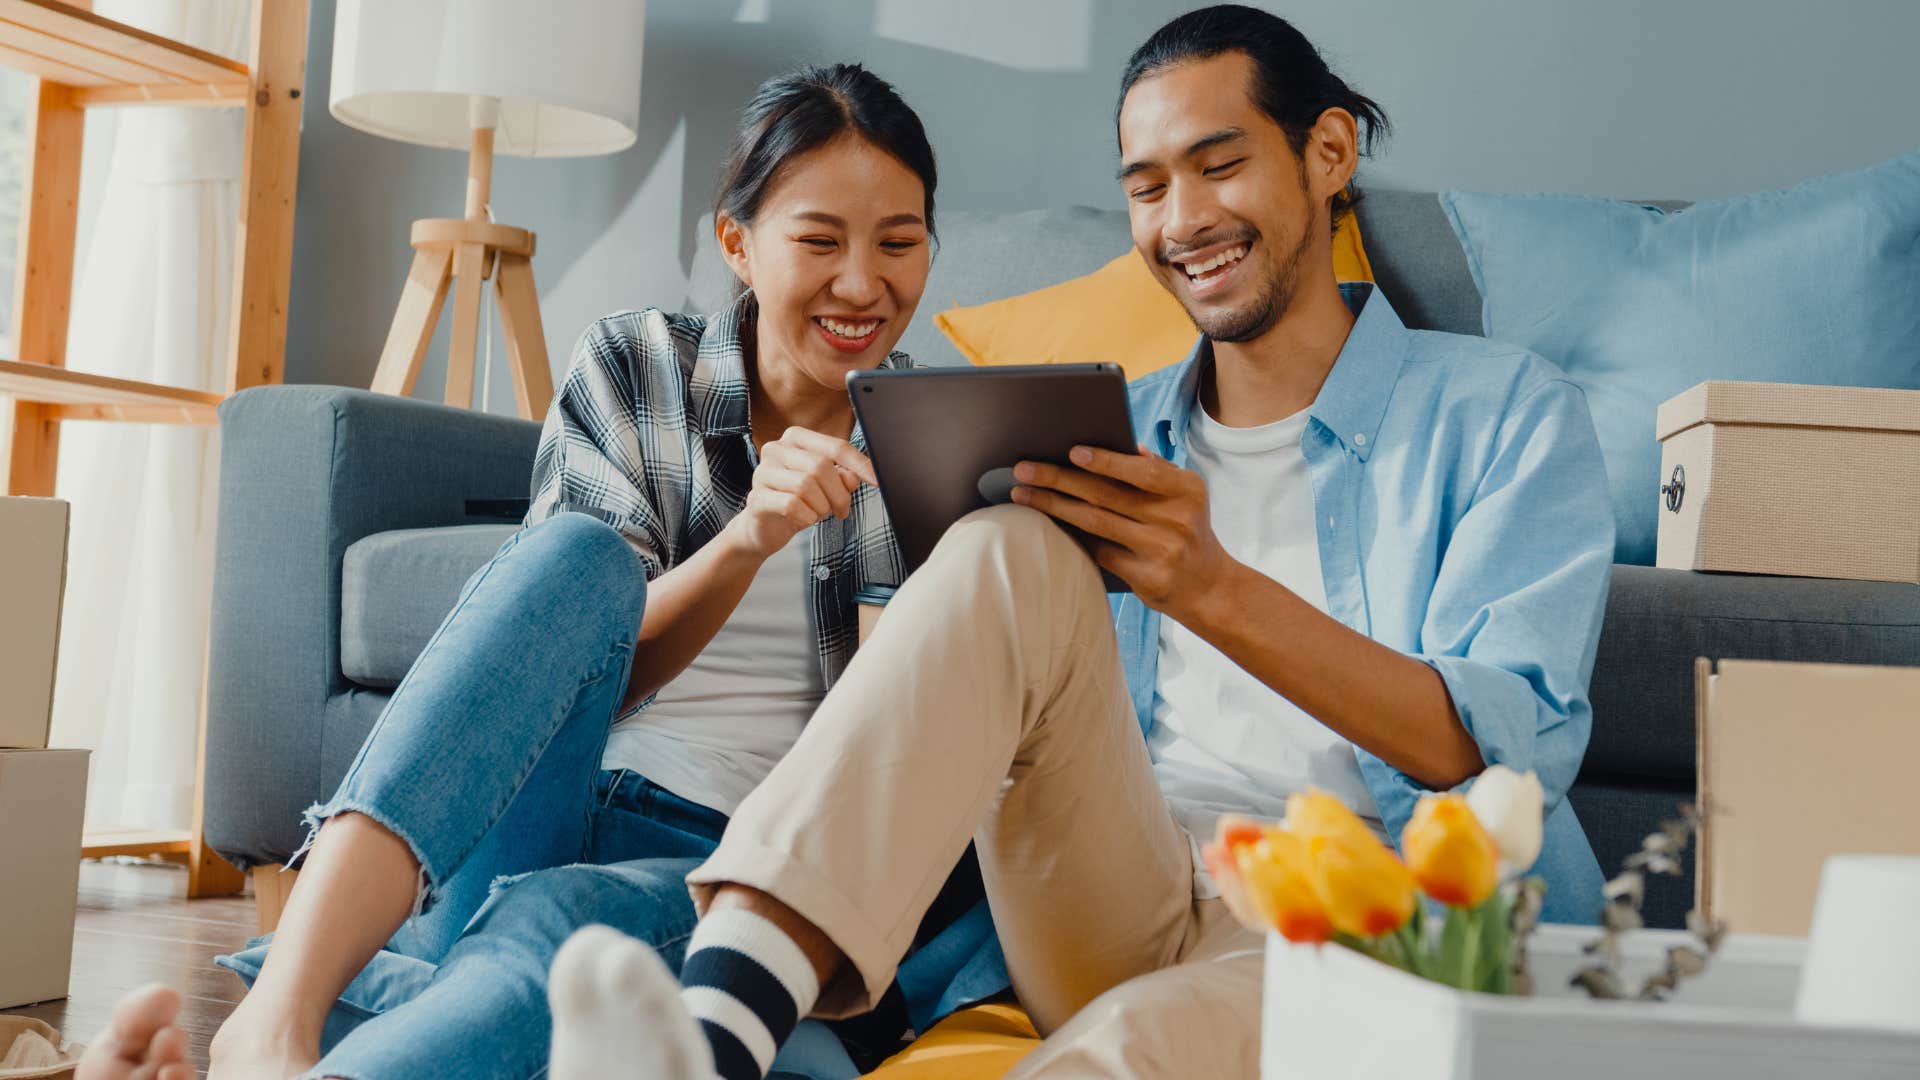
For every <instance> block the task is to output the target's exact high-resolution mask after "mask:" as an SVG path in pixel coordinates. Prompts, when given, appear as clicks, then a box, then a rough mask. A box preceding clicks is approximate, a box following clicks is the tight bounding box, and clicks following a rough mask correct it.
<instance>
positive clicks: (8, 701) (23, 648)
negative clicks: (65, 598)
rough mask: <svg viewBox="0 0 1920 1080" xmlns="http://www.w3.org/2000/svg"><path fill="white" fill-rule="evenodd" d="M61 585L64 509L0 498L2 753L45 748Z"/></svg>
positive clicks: (52, 502)
mask: <svg viewBox="0 0 1920 1080" xmlns="http://www.w3.org/2000/svg"><path fill="white" fill-rule="evenodd" d="M66 581H67V504H66V503H65V502H63V501H61V500H59V499H30V498H26V497H24V496H18V495H8V496H0V747H16V748H27V749H37V748H39V747H43V746H45V745H47V725H48V724H49V722H50V721H51V718H52V715H53V667H54V659H55V650H56V649H57V648H58V646H59V643H60V600H61V596H62V595H63V594H64V593H65V591H66ZM0 825H4V819H0Z"/></svg>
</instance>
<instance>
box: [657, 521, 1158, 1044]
mask: <svg viewBox="0 0 1920 1080" xmlns="http://www.w3.org/2000/svg"><path fill="white" fill-rule="evenodd" d="M976 835H977V837H978V839H979V841H980V856H981V866H982V872H983V876H984V878H985V880H986V884H987V891H988V896H989V898H990V899H991V902H992V904H993V910H994V917H995V923H996V925H997V926H998V927H999V928H1000V933H1001V940H1002V942H1003V944H1004V945H1005V949H1006V955H1007V962H1008V967H1009V969H1010V971H1011V973H1012V976H1013V980H1014V986H1015V989H1016V990H1017V991H1018V992H1019V994H1020V996H1021V998H1022V1000H1023V1001H1024V1002H1025V1003H1026V1004H1027V1006H1028V1008H1029V1009H1030V1010H1031V1011H1032V1013H1033V1016H1034V1019H1035V1022H1036V1024H1037V1025H1038V1026H1039V1027H1040V1029H1041V1030H1042V1031H1047V1030H1051V1029H1053V1028H1055V1027H1058V1026H1059V1025H1061V1024H1063V1023H1065V1022H1066V1020H1067V1019H1068V1018H1069V1017H1070V1016H1072V1015H1073V1013H1074V1012H1075V1011H1076V1010H1078V1009H1079V1008H1080V1007H1081V1006H1082V1005H1084V1004H1085V1003H1086V1002H1088V1001H1090V1000H1092V999H1093V998H1094V997H1095V996H1097V995H1098V994H1100V993H1102V992H1103V991H1105V990H1107V989H1108V988H1110V987H1112V986H1114V985H1116V984H1118V983H1120V982H1122V981H1124V980H1126V979H1128V978H1131V977H1133V976H1135V975H1138V974H1141V973H1144V972H1147V971H1152V970H1154V969H1156V968H1159V967H1161V966H1164V965H1165V964H1168V963H1171V962H1172V961H1173V960H1174V959H1175V957H1176V956H1177V955H1178V953H1179V950H1180V949H1181V947H1182V945H1183V943H1184V942H1185V940H1186V936H1187V932H1188V923H1189V920H1190V917H1191V913H1192V877H1191V875H1192V865H1191V859H1190V856H1189V849H1188V845H1187V840H1186V836H1185V833H1183V832H1182V831H1181V830H1180V828H1179V827H1178V826H1177V825H1176V824H1175V823H1174V821H1173V819H1172V817H1171V815H1170V814H1169V813H1168V811H1167V808H1166V805H1165V802H1164V800H1163V799H1162V797H1161V795H1160V791H1159V787H1158V785H1157V784H1156V783H1155V780H1154V776H1153V771H1152V767H1151V763H1150V762H1149V760H1148V757H1147V752H1146V747H1145V743H1144V740H1142V738H1141V736H1140V731H1139V728H1138V726H1137V723H1136V721H1135V717H1134V713H1133V709H1132V705H1131V703H1130V701H1129V698H1128V695H1127V691H1126V686H1125V681H1124V678H1123V673H1122V671H1121V665H1120V660H1119V653H1118V649H1117V647H1116V644H1115V639H1114V634H1113V626H1112V618H1111V614H1110V611H1109V608H1108V606H1107V600H1106V594H1105V592H1104V590H1103V588H1102V585H1101V582H1100V576H1099V573H1098V570H1097V569H1096V568H1095V566H1094V564H1093V562H1092V561H1091V560H1090V559H1089V558H1088V557H1087V555H1086V554H1085V552H1084V551H1083V550H1082V549H1081V548H1080V547H1079V545H1078V544H1076V543H1075V542H1074V541H1073V540H1072V539H1070V538H1069V537H1068V536H1067V535H1066V534H1065V533H1064V532H1062V531H1061V530H1060V528H1059V527H1058V526H1057V525H1055V524H1053V522H1052V521H1051V520H1050V519H1048V518H1046V517H1044V516H1043V515H1040V514H1038V513H1036V512H1034V511H1031V510H1026V509H1021V508H1016V507H998V508H995V509H992V510H987V511H982V512H980V513H977V514H974V515H971V516H969V517H968V518H966V519H965V520H963V521H962V522H960V523H959V524H957V525H955V526H954V527H953V528H952V529H951V530H949V531H948V534H947V536H946V537H945V538H944V539H943V540H942V541H941V543H940V545H939V547H938V548H936V550H935V551H934V554H933V555H932V557H931V558H930V559H929V560H928V562H927V564H926V565H925V566H924V567H922V568H921V569H920V570H919V571H918V572H917V573H915V574H914V575H913V576H912V578H910V579H909V580H908V581H907V583H906V584H905V586H903V587H902V588H901V590H900V592H899V594H898V595H897V596H896V597H895V598H894V600H893V601H892V603H891V604H889V605H888V608H887V613H886V616H885V617H884V619H883V620H882V622H881V625H880V628H879V632H878V633H877V634H875V636H874V637H873V638H872V639H871V640H870V641H869V642H868V643H867V644H866V645H864V646H863V647H862V649H861V651H860V653H859V655H858V656H857V657H856V658H855V660H854V662H853V663H852V664H851V665H850V666H849V668H848V670H847V672H846V674H845V675H844V676H843V677H842V679H841V680H840V681H839V683H838V684H836V685H835V687H834V689H833V691H832V692H831V693H829V694H828V696H827V698H826V700H825V701H824V702H823V703H822V704H821V707H820V709H819V710H818V711H817V712H816V713H815V714H814V717H813V719H812V720H811V721H810V723H809V724H808V727H807V730H806V732H805V734H803V735H802V736H801V738H800V740H799V741H798V743H796V745H795V746H794V748H793V750H792V751H791V752H790V753H789V754H788V756H787V757H786V759H785V760H783V761H782V762H781V763H780V765H779V766H778V767H777V768H775V770H774V771H773V773H772V775H771V776H769V777H768V779H767V780H766V781H765V782H764V783H762V784H761V786H760V787H759V788H758V789H757V790H756V791H755V792H754V793H753V795H751V796H750V797H749V798H748V799H747V800H746V802H745V803H743V804H742V805H741V807H740V809H739V811H738V812H737V813H736V814H735V816H734V818H733V820H732V823H731V824H730V825H729V827H728V829H727V833H726V835H725V837H724V838H723V839H722V840H721V844H720V848H719V850H718V851H717V852H715V854H714V855H713V857H712V858H711V859H709V860H708V861H707V863H706V864H704V865H703V866H702V867H701V868H700V869H699V870H697V871H695V872H694V873H693V874H692V875H690V876H689V878H688V883H689V884H690V885H691V886H693V888H694V892H695V899H696V902H698V903H699V904H700V905H701V906H702V907H703V908H704V907H706V906H707V905H708V904H709V903H712V902H714V897H715V893H716V890H721V889H722V886H727V889H726V890H724V891H725V892H726V893H727V894H728V895H730V896H740V895H744V897H745V899H744V900H738V901H734V902H732V903H731V904H725V903H715V904H714V906H715V908H716V910H718V909H720V908H722V907H727V906H740V907H745V908H747V909H748V910H757V909H758V905H757V904H756V898H771V899H772V900H774V901H776V903H775V904H774V905H773V911H772V913H773V914H774V915H775V919H774V922H775V924H776V925H778V924H779V923H780V922H781V920H780V918H779V913H781V912H790V913H792V914H794V915H796V916H797V917H798V918H799V919H800V920H802V923H803V925H802V927H801V928H800V932H798V933H796V932H792V930H791V928H789V927H784V926H782V927H780V929H781V930H784V931H786V934H785V936H786V937H788V938H791V939H793V940H792V941H787V942H785V950H788V952H787V954H786V957H785V959H784V960H783V961H782V962H783V963H784V962H790V960H791V952H790V950H792V949H793V948H794V947H795V942H798V943H799V947H800V949H801V951H802V953H803V955H806V956H807V958H808V959H814V956H813V955H812V953H811V951H810V950H808V949H807V943H808V940H809V938H810V937H814V938H824V940H827V941H830V942H831V944H832V946H833V947H834V949H835V950H836V951H837V952H839V953H840V954H843V955H844V956H845V957H846V958H847V961H848V963H846V964H843V965H835V964H831V963H828V964H819V965H816V970H824V971H826V972H827V973H829V975H830V977H829V978H827V979H825V980H824V986H823V987H822V988H821V995H820V1000H819V1002H818V1007H817V1008H816V1009H815V1010H814V1011H815V1012H816V1013H817V1014H819V1015H827V1016H843V1015H849V1014H853V1013H857V1012H860V1011H862V1010H864V1009H867V1008H870V1007H871V1006H872V1005H873V1003H874V1002H875V1001H877V1000H878V999H879V997H880V995H881V994H882V993H883V992H884V991H885V989H886V987H887V985H888V984H889V983H890V982H891V981H892V978H893V973H894V966H895V964H896V963H897V962H898V961H899V959H900V957H901V956H902V955H904V953H905V952H906V949H907V946H908V945H909V943H910V942H911V940H912V937H913V933H914V929H915V927H916V926H917V925H918V923H919V920H920V918H921V915H922V913H923V912H924V911H925V910H926V908H927V906H928V904H930V903H931V902H932V900H933V897H934V895H935V894H936V893H937V892H938V891H939V888H940V885H941V883H942V882H943V881H944V880H945V878H946V876H947V874H948V873H949V871H950V870H951V869H952V867H953V865H954V863H955V862H956V861H957V860H958V859H959V857H960V855H961V853H962V852H963V851H964V850H965V848H966V845H967V843H968V841H969V840H970V839H973V838H975V837H976ZM721 914H725V915H732V914H733V912H732V911H725V912H721ZM704 929H705V925H704V924H703V929H702V930H700V931H696V933H695V939H694V941H693V942H692V944H691V945H690V948H689V959H688V964H689V967H690V968H691V967H693V966H694V958H695V956H696V955H697V953H698V952H699V949H700V946H701V944H702V942H701V935H702V933H703V932H704ZM809 930H814V931H817V933H814V934H811V935H810V934H809V933H808V931H809ZM756 940H759V941H764V940H765V939H764V937H762V938H758V939H756ZM731 947H732V948H734V950H735V951H737V952H745V953H746V954H747V955H750V956H753V955H757V953H756V951H755V950H756V948H757V947H758V946H756V945H754V944H753V943H752V942H748V943H746V944H745V945H741V944H738V943H736V944H735V945H733V946H731ZM687 981H688V982H689V986H690V989H689V997H688V1000H690V1001H691V1000H696V998H697V997H700V996H704V997H707V998H709V999H711V998H713V997H717V996H722V995H723V994H724V993H726V992H728V988H727V987H725V986H719V987H712V984H709V986H710V987H712V988H713V989H717V990H719V991H721V992H722V994H706V993H704V992H702V993H700V994H696V991H697V990H698V989H699V988H697V987H694V986H692V980H691V979H689V980H687ZM789 988H790V989H791V987H789ZM800 996H801V995H798V994H796V995H795V998H796V999H798V998H799V997H800ZM694 1011H695V1013H696V1015H701V1010H700V1009H699V1008H697V1007H696V1008H695V1009H694ZM801 1011H802V1012H803V1013H804V1011H805V1009H804V1005H803V1007H802V1009H801ZM703 1018H705V1017H703ZM777 1038H778V1036H776V1040H777Z"/></svg>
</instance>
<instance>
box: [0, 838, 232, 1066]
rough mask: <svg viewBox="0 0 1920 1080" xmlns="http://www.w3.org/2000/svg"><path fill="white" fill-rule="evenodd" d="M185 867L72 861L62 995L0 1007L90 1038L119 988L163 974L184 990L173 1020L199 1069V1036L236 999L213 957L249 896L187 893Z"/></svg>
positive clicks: (228, 975) (223, 947)
mask: <svg viewBox="0 0 1920 1080" xmlns="http://www.w3.org/2000/svg"><path fill="white" fill-rule="evenodd" d="M186 892H187V871H186V868H185V867H180V866H169V865H166V864H160V863H151V864H149V863H141V864H129V863H96V862H86V863H81V864H80V907H79V912H78V914H77V917H76V918H75V920H74V923H75V925H74V934H73V976H72V980H71V982H70V984H69V994H70V996H69V997H68V998H67V999H66V1000H65V1001H52V1002H47V1003H45V1004H42V1005H31V1006H28V1007H26V1008H22V1009H9V1010H6V1012H7V1014H8V1015H24V1016H33V1017H38V1018H39V1019H41V1020H45V1021H46V1022H47V1023H49V1024H52V1025H53V1026H54V1027H56V1028H59V1029H60V1033H61V1034H62V1035H64V1036H66V1038H68V1039H69V1040H72V1041H74V1042H91V1041H92V1040H93V1038H94V1036H95V1035H98V1034H99V1033H100V1032H101V1031H102V1030H103V1029H104V1028H105V1027H106V1026H107V1020H108V1018H109V1017H110V1016H111V1014H112V1012H113V1005H114V1002H116V1001H118V1000H119V999H120V995H122V994H124V993H126V992H127V991H128V990H131V989H133V988H134V987H136V986H140V985H142V984H145V983H150V982H164V983H166V984H168V985H170V986H173V987H175V988H177V989H178V990H179V991H180V993H181V995H182V996H183V997H184V999H185V1004H184V1008H183V1009H182V1011H181V1019H180V1023H181V1026H182V1027H183V1028H185V1029H186V1032H187V1039H188V1042H189V1044H190V1049H189V1051H188V1053H189V1054H190V1055H191V1059H192V1061H193V1064H194V1067H195V1068H196V1069H199V1070H201V1071H202V1072H205V1070H206V1067H207V1043H208V1041H209V1040H211V1039H212V1038H213V1033H214V1031H215V1030H216V1029H218V1028H219V1026H220V1022H221V1021H223V1020H225V1019H226V1018H227V1014H228V1013H230V1012H232V1011H233V1007H234V1005H236V1004H238V1003H239V1001H240V991H241V985H240V980H239V978H238V977H236V976H235V975H234V974H233V973H232V972H230V971H228V970H226V969H225V968H217V967H214V966H213V958H214V957H215V956H216V955H218V954H220V953H225V952H233V951H234V950H236V949H238V948H240V947H241V946H242V945H244V944H246V941H247V939H248V938H250V937H252V936H253V935H254V933H255V929H254V927H255V925H256V923H255V920H254V910H253V897H251V896H234V897H222V898H218V899H210V900H194V901H192V902H188V901H187V899H186Z"/></svg>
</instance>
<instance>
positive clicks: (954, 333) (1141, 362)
mask: <svg viewBox="0 0 1920 1080" xmlns="http://www.w3.org/2000/svg"><path fill="white" fill-rule="evenodd" d="M1333 272H1334V275H1335V276H1336V277H1338V278H1339V279H1340V280H1341V281H1372V280H1373V267H1372V266H1371V265H1369V264H1368V262H1367V252H1366V248H1364V247H1363V246H1361V243H1360V223H1359V222H1358V221H1356V220H1354V219H1353V218H1352V217H1351V216H1349V217H1348V218H1347V219H1346V221H1344V222H1343V223H1342V224H1341V226H1340V228H1339V230H1338V231H1336V232H1335V233H1334V234H1333ZM933 322H934V325H935V326H938V327H939V328H940V329H941V331H942V332H943V333H945V334H946V335H947V337H948V339H949V340H951V341H952V342H953V344H954V347H955V348H957V349H959V350H960V354H961V355H962V356H965V357H966V358H967V359H968V360H970V361H972V362H973V363H975V364H1072V363H1091V362H1095V361H1100V362H1104V363H1110V364H1119V365H1120V366H1121V367H1122V368H1124V369H1125V370H1126V373H1127V378H1129V379H1137V378H1139V377H1140V376H1142V375H1145V374H1147V373H1148V372H1150V371H1157V370H1159V369H1160V368H1163V367H1166V366H1167V365H1169V364H1175V363H1178V362H1180V361H1181V360H1184V359H1186V356H1187V352H1188V351H1189V350H1190V349H1192V348H1193V339H1194V336H1195V334H1196V333H1197V331H1196V330H1195V329H1194V327H1193V321H1192V320H1191V319H1189V318H1187V313H1186V311H1185V310H1184V309H1183V308H1181V306H1180V301H1178V300H1175V299H1174V298H1173V294H1172V293H1169V292H1167V290H1166V289H1165V287H1163V286H1162V285H1161V284H1160V281H1159V279H1157V278H1155V277H1154V276H1153V271H1152V270H1151V269H1149V268H1148V266H1147V263H1146V260H1145V259H1143V258H1141V257H1140V253H1139V252H1138V251H1132V250H1130V251H1128V252H1127V253H1126V254H1125V255H1122V256H1120V257H1119V258H1117V259H1115V260H1113V261H1112V262H1110V263H1108V264H1107V265H1105V266H1103V267H1101V268H1100V269H1098V270H1095V271H1094V272H1093V273H1091V274H1088V275H1086V276H1085V277H1077V278H1074V279H1073V280H1072V281H1063V282H1061V283H1060V284H1058V285H1049V286H1048V287H1046V288H1044V289H1037V290H1035V291H1033V292H1030V293H1026V294H1024V295H1021V296H1010V297H1008V298H1006V299H1005V300H995V301H993V302H992V303H990V304H979V305H976V306H974V307H955V308H952V309H950V310H948V311H942V312H940V313H939V314H937V315H935V316H934V317H933Z"/></svg>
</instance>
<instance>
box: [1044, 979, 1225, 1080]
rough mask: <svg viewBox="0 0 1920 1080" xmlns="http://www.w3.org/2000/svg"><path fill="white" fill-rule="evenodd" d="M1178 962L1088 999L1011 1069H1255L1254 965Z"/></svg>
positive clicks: (1051, 1073)
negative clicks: (1071, 1016)
mask: <svg viewBox="0 0 1920 1080" xmlns="http://www.w3.org/2000/svg"><path fill="white" fill-rule="evenodd" d="M1242 967H1243V965H1239V964H1228V965H1216V964H1180V965H1175V966H1173V967H1169V968H1163V969H1161V970H1159V971H1156V972H1153V973H1151V974H1148V975H1142V976H1140V977H1138V978H1135V979H1130V980H1128V981H1126V982H1124V983H1121V984H1120V985H1119V986H1116V987H1114V988H1113V989H1111V990H1108V991H1107V992H1106V993H1104V994H1101V995H1100V996H1099V997H1097V998H1094V999H1093V1000H1092V1001H1090V1002H1088V1003H1087V1005H1086V1006H1085V1007H1084V1008H1082V1009H1081V1010H1080V1011H1079V1012H1078V1013H1076V1014H1075V1015H1074V1017H1073V1018H1072V1019H1071V1020H1069V1021H1068V1022H1067V1023H1066V1024H1065V1025H1063V1026H1062V1027H1061V1028H1060V1029H1059V1030H1058V1031H1055V1032H1054V1033H1053V1034H1052V1035H1050V1036H1049V1037H1048V1038H1047V1040H1046V1042H1045V1043H1043V1044H1042V1045H1041V1047H1040V1049H1038V1050H1036V1051H1034V1052H1033V1053H1032V1054H1031V1055H1029V1056H1028V1057H1027V1059H1026V1060H1025V1061H1022V1062H1021V1063H1020V1066H1019V1067H1018V1068H1017V1069H1016V1070H1015V1071H1014V1072H1012V1073H1011V1074H1009V1076H1010V1077H1018V1078H1020V1080H1030V1078H1052V1077H1076V1078H1077V1077H1107V1076H1111V1077H1142V1078H1172V1077H1188V1076H1208V1077H1220V1078H1223V1080H1228V1078H1232V1077H1247V1078H1249V1080H1251V1078H1253V1077H1256V1076H1258V1075H1259V1071H1260V980H1259V972H1258V967H1257V965H1255V966H1254V967H1253V968H1252V969H1251V975H1249V974H1248V971H1245V970H1241V968H1242Z"/></svg>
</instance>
